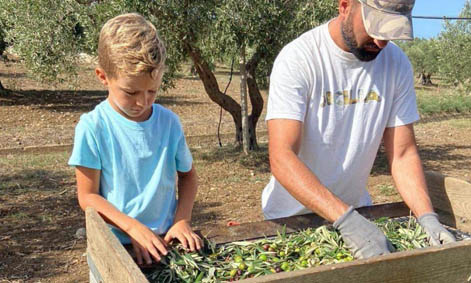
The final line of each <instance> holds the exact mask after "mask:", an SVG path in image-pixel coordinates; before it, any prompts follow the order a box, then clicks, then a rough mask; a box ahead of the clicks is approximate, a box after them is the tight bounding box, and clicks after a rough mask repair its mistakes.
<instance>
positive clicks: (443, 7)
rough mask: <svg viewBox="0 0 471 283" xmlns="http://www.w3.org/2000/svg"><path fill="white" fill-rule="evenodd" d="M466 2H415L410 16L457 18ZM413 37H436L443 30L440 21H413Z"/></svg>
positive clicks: (455, 0) (453, 0)
mask: <svg viewBox="0 0 471 283" xmlns="http://www.w3.org/2000/svg"><path fill="white" fill-rule="evenodd" d="M465 2H466V0H415V6H414V9H413V10H412V16H433V17H443V16H446V17H457V16H458V14H459V13H460V11H461V9H462V8H463V7H464V4H465ZM412 22H413V26H414V37H420V38H432V37H436V36H437V35H438V34H439V33H440V31H442V28H443V24H442V23H443V21H442V20H425V19H413V20H412Z"/></svg>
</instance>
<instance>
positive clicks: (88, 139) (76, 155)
mask: <svg viewBox="0 0 471 283" xmlns="http://www.w3.org/2000/svg"><path fill="white" fill-rule="evenodd" d="M82 117H83V116H82ZM69 165H70V166H83V167H87V168H91V169H96V170H101V159H100V154H99V149H98V145H97V139H96V136H95V134H94V131H93V130H92V127H90V126H89V124H88V123H87V122H86V120H85V119H83V118H81V119H80V121H79V123H78V124H77V126H76V127H75V137H74V147H73V150H72V154H71V156H70V159H69Z"/></svg>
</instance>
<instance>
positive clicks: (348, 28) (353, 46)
mask: <svg viewBox="0 0 471 283" xmlns="http://www.w3.org/2000/svg"><path fill="white" fill-rule="evenodd" d="M341 31H342V38H343V42H344V43H345V45H347V47H348V49H350V52H351V53H352V54H353V55H355V57H356V58H357V59H358V60H360V61H363V62H368V61H372V60H374V59H375V58H376V56H378V54H379V53H380V52H381V48H379V47H378V46H376V44H374V43H373V42H371V43H367V44H364V45H363V46H358V43H357V41H356V39H355V35H354V34H353V23H352V18H351V15H350V16H349V17H348V19H347V22H346V23H342V28H341ZM365 46H370V47H372V48H378V51H367V50H366V49H365Z"/></svg>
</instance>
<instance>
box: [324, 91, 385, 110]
mask: <svg viewBox="0 0 471 283" xmlns="http://www.w3.org/2000/svg"><path fill="white" fill-rule="evenodd" d="M381 99H382V98H381V95H379V94H378V92H376V91H374V90H371V89H370V90H367V91H366V90H364V89H359V90H358V91H357V92H353V91H352V90H344V91H336V92H331V91H327V92H325V93H324V94H323V96H322V103H321V107H325V106H329V105H333V104H336V105H340V106H347V105H352V104H357V103H368V102H370V101H376V102H381Z"/></svg>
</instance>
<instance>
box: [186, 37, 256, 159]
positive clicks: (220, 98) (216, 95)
mask: <svg viewBox="0 0 471 283" xmlns="http://www.w3.org/2000/svg"><path fill="white" fill-rule="evenodd" d="M189 38H191V37H189ZM184 46H185V51H186V52H187V53H188V54H189V55H190V57H191V59H192V61H193V64H194V66H195V69H196V72H197V73H198V76H199V77H200V79H201V81H202V82H203V85H204V88H205V91H206V93H207V94H208V96H209V98H210V99H211V100H212V101H213V102H215V103H216V104H218V105H219V106H221V107H222V108H223V109H224V110H225V111H227V112H229V114H230V115H231V116H232V119H233V121H234V124H235V130H236V133H235V141H236V143H238V144H239V146H242V145H243V133H242V116H241V107H240V105H239V104H238V103H237V102H236V101H235V100H234V99H232V97H230V96H228V95H225V94H224V93H223V92H221V91H220V89H219V85H218V82H217V79H216V77H215V76H214V74H213V72H212V71H211V68H210V67H209V65H208V63H207V62H205V61H204V60H203V58H202V56H201V51H200V50H199V49H198V48H197V47H195V46H194V45H193V44H191V40H188V41H185V44H184ZM261 58H263V53H262V52H260V51H259V50H257V51H256V52H255V54H254V55H253V56H252V57H251V58H250V60H249V61H248V62H247V64H246V70H247V86H248V92H249V98H250V103H251V105H252V111H251V114H250V115H249V122H248V124H249V126H248V130H249V148H250V149H251V150H255V149H258V143H257V132H256V129H257V123H258V119H259V118H260V116H261V115H262V111H263V104H264V101H263V98H262V95H261V93H260V90H259V88H258V85H257V81H256V69H257V66H258V63H259V62H260V60H261Z"/></svg>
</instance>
